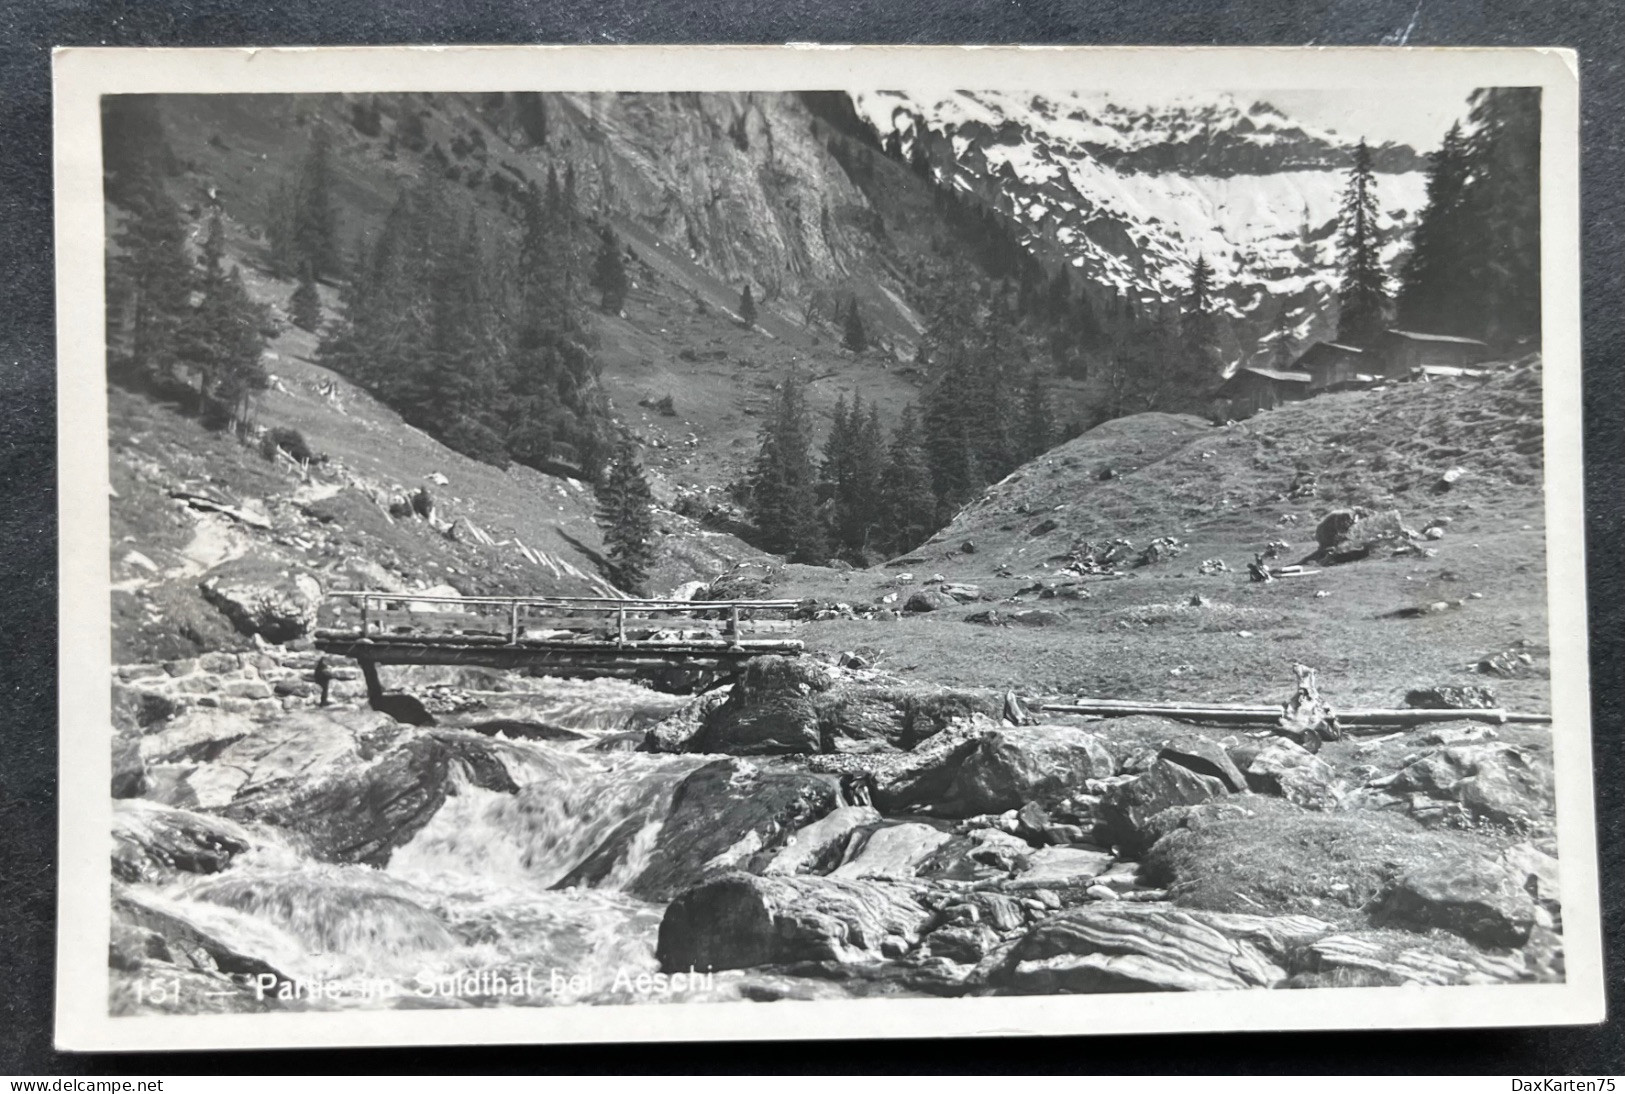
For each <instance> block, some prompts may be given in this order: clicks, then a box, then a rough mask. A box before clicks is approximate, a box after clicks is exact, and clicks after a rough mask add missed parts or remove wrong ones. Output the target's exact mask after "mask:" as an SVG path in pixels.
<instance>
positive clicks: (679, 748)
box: [638, 684, 733, 752]
mask: <svg viewBox="0 0 1625 1094" xmlns="http://www.w3.org/2000/svg"><path fill="white" fill-rule="evenodd" d="M732 691H733V685H732V684H725V685H723V686H722V687H720V688H717V689H716V690H714V691H708V692H705V693H704V694H703V695H696V696H695V697H694V698H692V699H690V700H689V701H688V702H686V703H684V704H683V705H682V706H681V707H679V708H678V709H677V710H675V711H673V712H672V713H671V714H668V715H667V716H666V717H665V718H663V719H661V720H660V721H659V722H657V723H656V724H655V725H653V726H651V727H650V728H649V730H648V732H647V733H645V734H644V738H643V743H642V744H641V745H639V746H638V748H639V751H641V752H683V751H686V750H687V749H688V745H689V742H690V741H692V740H693V739H694V738H695V737H697V736H698V735H699V733H700V731H701V730H703V729H704V728H705V723H706V720H707V719H708V718H710V717H711V715H712V714H713V713H715V712H716V710H717V708H718V707H720V706H722V704H723V703H726V702H727V701H728V696H729V695H730V694H731V693H732Z"/></svg>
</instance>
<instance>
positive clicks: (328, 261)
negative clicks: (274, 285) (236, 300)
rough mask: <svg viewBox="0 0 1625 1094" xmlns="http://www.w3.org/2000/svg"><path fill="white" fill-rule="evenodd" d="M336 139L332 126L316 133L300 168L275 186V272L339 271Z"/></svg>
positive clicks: (269, 228) (269, 213) (268, 221)
mask: <svg viewBox="0 0 1625 1094" xmlns="http://www.w3.org/2000/svg"><path fill="white" fill-rule="evenodd" d="M332 190H333V166H332V145H331V141H330V139H329V137H328V134H327V130H326V129H323V128H318V129H317V130H316V131H315V133H313V134H312V135H311V138H310V147H309V148H308V149H307V150H306V152H305V157H304V159H303V161H301V163H300V166H299V171H298V174H297V175H296V176H295V177H294V178H293V179H292V180H289V179H283V180H282V181H281V182H279V183H277V185H276V186H275V187H274V188H273V189H272V191H271V196H270V197H269V199H268V200H267V205H266V214H265V238H266V242H267V244H268V245H269V251H270V253H269V258H270V267H271V272H272V273H274V274H276V275H277V276H278V277H299V276H303V274H304V270H305V268H306V267H307V266H308V267H309V268H310V271H311V276H312V277H313V278H315V279H318V280H319V279H321V278H323V277H336V276H338V274H339V273H340V267H341V263H340V260H339V237H338V214H337V212H336V210H335V208H334V205H333V193H332Z"/></svg>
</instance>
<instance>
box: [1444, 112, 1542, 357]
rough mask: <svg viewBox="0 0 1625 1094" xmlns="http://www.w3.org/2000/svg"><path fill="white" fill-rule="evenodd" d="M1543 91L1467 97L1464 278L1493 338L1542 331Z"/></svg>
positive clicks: (1482, 326)
mask: <svg viewBox="0 0 1625 1094" xmlns="http://www.w3.org/2000/svg"><path fill="white" fill-rule="evenodd" d="M1540 95H1541V92H1540V89H1539V88H1532V87H1491V88H1480V89H1479V90H1477V91H1475V92H1473V94H1472V96H1471V98H1470V99H1469V100H1468V102H1469V105H1470V107H1471V109H1470V111H1469V113H1468V124H1469V126H1470V128H1471V133H1470V136H1469V137H1468V138H1467V156H1468V162H1469V171H1470V174H1471V181H1470V182H1469V184H1468V187H1467V193H1466V196H1465V205H1466V209H1465V212H1464V214H1463V218H1464V220H1465V222H1466V224H1467V225H1468V235H1469V238H1470V243H1471V250H1470V253H1469V260H1468V262H1467V264H1466V265H1467V278H1468V280H1470V282H1471V283H1472V285H1473V291H1474V293H1475V296H1474V299H1476V300H1477V301H1478V302H1479V305H1480V309H1481V310H1480V312H1479V316H1478V321H1477V323H1476V324H1475V326H1476V328H1477V335H1478V336H1479V337H1482V338H1485V339H1487V340H1488V341H1490V342H1492V343H1496V344H1502V343H1506V342H1509V341H1511V340H1513V339H1516V338H1520V337H1539V335H1540V329H1541V328H1540V310H1541V279H1540Z"/></svg>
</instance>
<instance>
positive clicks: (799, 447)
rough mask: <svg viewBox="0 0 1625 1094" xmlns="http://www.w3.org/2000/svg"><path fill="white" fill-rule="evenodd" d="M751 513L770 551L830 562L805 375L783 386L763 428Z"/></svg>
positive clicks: (752, 482) (753, 476) (753, 472)
mask: <svg viewBox="0 0 1625 1094" xmlns="http://www.w3.org/2000/svg"><path fill="white" fill-rule="evenodd" d="M749 511H750V515H751V519H752V520H753V521H754V522H755V524H756V528H757V531H758V532H760V533H761V537H762V546H763V547H764V548H766V549H767V550H769V551H772V552H773V553H774V554H779V555H784V556H785V557H786V558H789V559H790V560H791V561H793V562H808V563H821V562H823V561H824V560H825V558H826V556H827V551H826V547H825V539H824V529H823V525H822V523H821V522H820V519H819V515H818V490H817V476H816V473H815V472H814V470H813V464H812V423H811V420H810V418H809V416H808V412H807V401H806V385H805V381H803V380H802V379H801V378H800V377H799V376H794V375H792V376H788V377H786V378H785V380H784V383H782V384H781V385H780V386H779V390H778V393H777V395H776V396H775V397H774V400H773V408H772V411H771V413H770V414H769V415H768V420H767V422H766V423H765V424H764V425H763V427H762V434H761V446H760V448H759V450H758V451H757V454H756V462H755V465H754V466H753V467H752V469H751V476H750V503H749Z"/></svg>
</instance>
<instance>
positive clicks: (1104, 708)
mask: <svg viewBox="0 0 1625 1094" xmlns="http://www.w3.org/2000/svg"><path fill="white" fill-rule="evenodd" d="M1032 709H1034V710H1041V711H1047V712H1049V713H1052V714H1094V715H1099V716H1102V717H1106V718H1123V717H1128V716H1130V715H1134V714H1149V715H1155V716H1158V717H1163V718H1173V719H1176V720H1183V721H1195V722H1233V723H1239V724H1243V725H1275V724H1277V723H1279V722H1280V720H1281V715H1282V713H1283V708H1282V707H1279V706H1261V705H1243V704H1234V703H1148V702H1137V701H1135V700H1132V699H1078V700H1076V701H1074V702H1070V703H1037V704H1033V706H1032ZM1331 713H1332V716H1333V717H1334V718H1335V719H1336V721H1337V724H1338V725H1340V726H1344V727H1355V726H1379V727H1380V726H1419V725H1427V724H1429V723H1431V722H1489V723H1491V724H1492V725H1506V724H1507V723H1509V722H1517V723H1522V724H1526V725H1551V724H1552V716H1551V715H1550V714H1529V713H1521V712H1517V711H1509V710H1502V709H1500V708H1499V707H1496V708H1482V707H1457V708H1451V709H1447V710H1424V709H1421V708H1411V707H1404V708H1398V709H1383V708H1379V707H1373V708H1352V709H1349V710H1337V709H1335V708H1334V709H1333V710H1332V712H1331Z"/></svg>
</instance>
